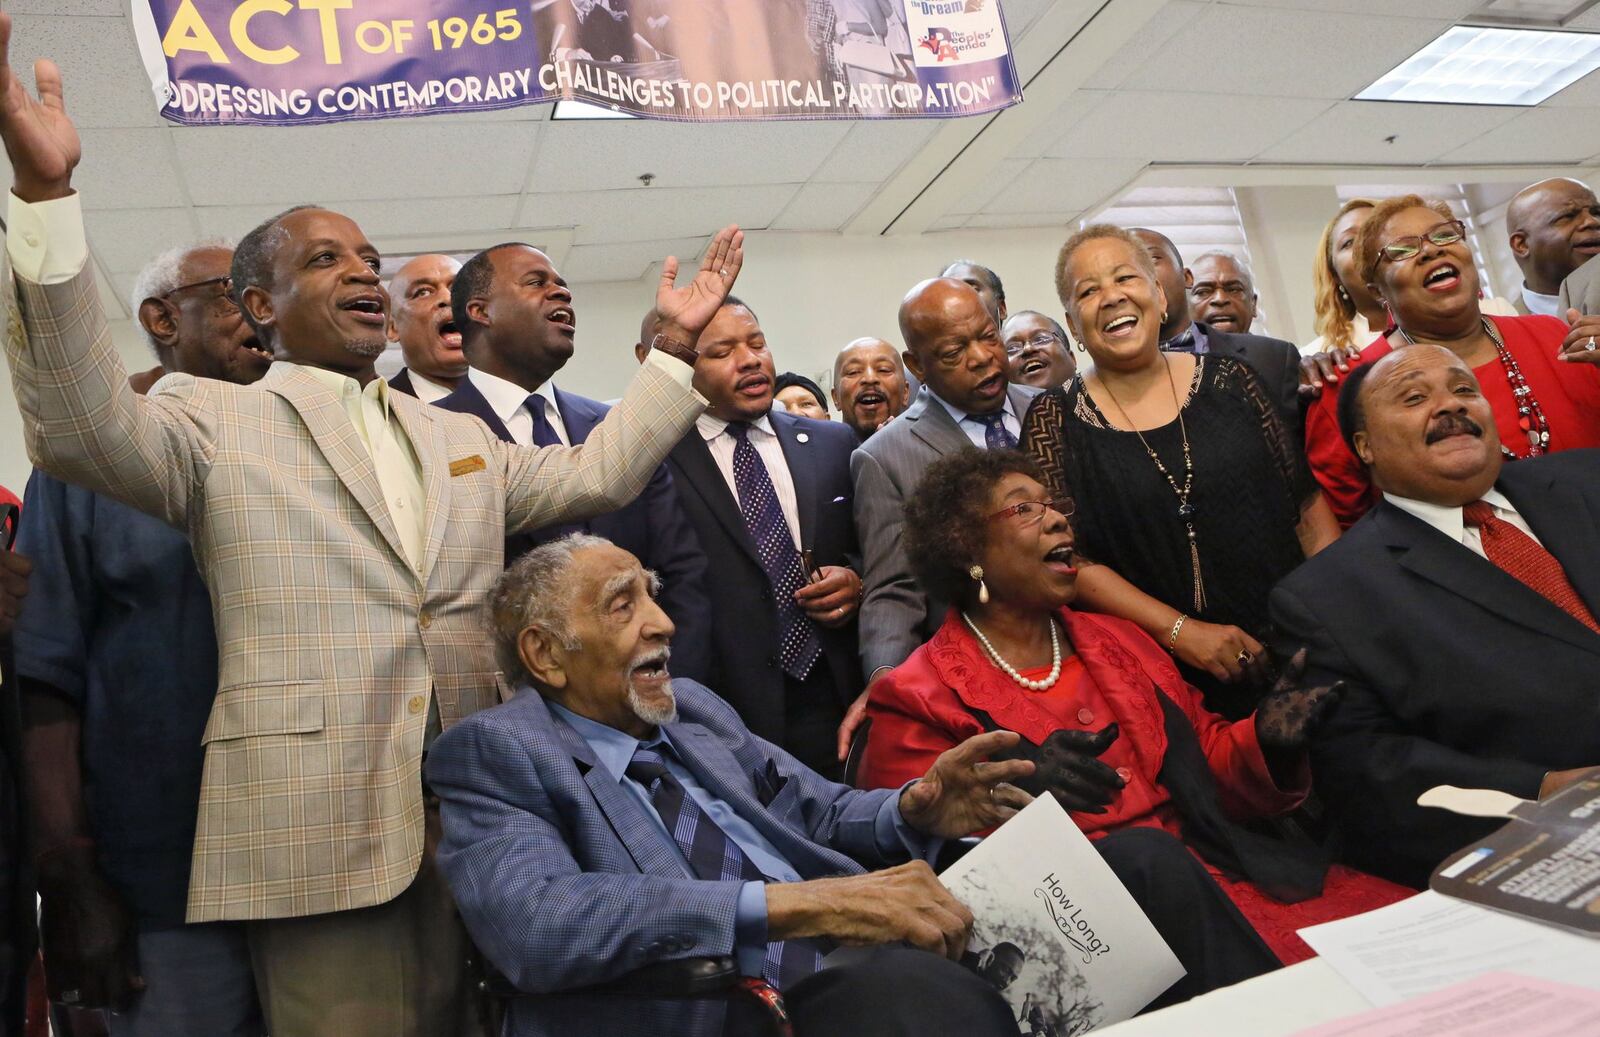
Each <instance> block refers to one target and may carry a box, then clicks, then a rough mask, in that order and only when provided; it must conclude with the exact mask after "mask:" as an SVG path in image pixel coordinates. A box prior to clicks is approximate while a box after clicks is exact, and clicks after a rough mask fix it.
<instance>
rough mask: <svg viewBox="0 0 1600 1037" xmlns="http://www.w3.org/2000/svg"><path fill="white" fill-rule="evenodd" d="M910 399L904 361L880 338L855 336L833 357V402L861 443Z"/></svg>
mask: <svg viewBox="0 0 1600 1037" xmlns="http://www.w3.org/2000/svg"><path fill="white" fill-rule="evenodd" d="M909 402H911V386H910V384H909V383H908V382H907V381H906V365H905V361H903V360H901V359H900V353H899V351H898V350H896V349H895V348H894V347H893V346H891V345H890V344H889V343H887V342H885V341H884V340H883V339H881V338H870V337H869V338H858V339H856V340H855V341H853V342H851V343H850V344H849V345H847V346H845V347H844V348H843V349H841V350H839V355H838V356H836V357H834V359H833V405H834V406H835V407H838V408H839V417H840V420H842V421H843V422H844V423H845V424H846V425H849V426H850V427H851V428H852V429H854V430H855V433H856V436H857V437H859V438H860V440H861V441H862V442H863V443H865V442H866V441H867V438H868V437H870V436H871V435H872V434H873V433H874V432H876V431H878V430H879V429H880V428H882V427H883V426H884V425H886V424H888V423H889V421H890V420H891V419H892V418H894V416H895V415H897V414H899V413H900V412H901V411H903V410H905V409H906V404H907V403H909Z"/></svg>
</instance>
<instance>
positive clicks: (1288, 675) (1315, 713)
mask: <svg viewBox="0 0 1600 1037" xmlns="http://www.w3.org/2000/svg"><path fill="white" fill-rule="evenodd" d="M1305 672H1306V650H1305V649H1304V648H1302V649H1300V650H1299V651H1298V652H1296V653H1295V654H1294V658H1293V659H1290V660H1289V665H1288V666H1285V667H1284V668H1283V673H1282V675H1281V676H1279V677H1278V682H1277V683H1276V684H1274V685H1273V686H1272V690H1271V691H1269V692H1268V693H1267V694H1266V695H1265V696H1263V697H1262V699H1261V701H1260V702H1259V703H1257V705H1256V713H1255V717H1256V740H1257V741H1259V742H1260V743H1261V746H1262V748H1264V749H1290V750H1300V749H1304V748H1305V747H1306V745H1307V744H1309V743H1310V741H1311V736H1312V735H1313V734H1315V733H1316V730H1317V727H1318V726H1320V725H1321V724H1322V722H1323V721H1324V720H1326V719H1327V717H1328V714H1329V713H1330V712H1332V710H1333V707H1334V706H1336V705H1338V704H1339V697H1340V696H1341V695H1342V694H1343V693H1344V682H1343V681H1340V682H1339V683H1337V684H1325V685H1320V686H1318V687H1315V688H1308V687H1304V686H1303V678H1304V677H1305Z"/></svg>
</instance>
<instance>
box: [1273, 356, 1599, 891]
mask: <svg viewBox="0 0 1600 1037" xmlns="http://www.w3.org/2000/svg"><path fill="white" fill-rule="evenodd" d="M1339 411H1340V413H1339V418H1340V425H1341V427H1342V429H1343V431H1344V434H1345V436H1346V438H1347V439H1349V441H1350V446H1351V449H1352V450H1353V451H1354V452H1355V453H1356V455H1357V456H1358V457H1360V459H1361V461H1362V462H1363V463H1364V464H1365V465H1366V466H1367V468H1368V469H1369V471H1370V472H1371V476H1372V481H1373V483H1374V484H1375V485H1376V486H1377V487H1378V488H1379V489H1380V490H1382V491H1383V499H1382V501H1381V502H1380V503H1379V504H1378V505H1377V506H1376V507H1374V508H1373V509H1372V510H1371V511H1370V512H1368V513H1367V514H1366V516H1365V517H1363V518H1362V519H1361V520H1360V521H1359V522H1357V523H1356V524H1355V525H1354V526H1353V527H1351V528H1350V530H1349V531H1347V532H1346V533H1345V535H1344V536H1343V537H1341V538H1340V539H1339V540H1338V541H1337V542H1336V543H1334V544H1333V546H1331V547H1329V548H1328V549H1327V550H1325V551H1323V552H1321V553H1320V554H1318V555H1317V556H1315V557H1314V558H1312V559H1310V560H1309V561H1307V562H1306V563H1305V564H1304V565H1302V566H1301V567H1300V568H1299V569H1297V570H1295V571H1294V573H1292V574H1291V575H1290V576H1288V577H1287V578H1286V579H1284V580H1283V582H1282V583H1280V584H1279V585H1278V587H1277V589H1276V590H1275V591H1274V592H1273V595H1272V601H1271V607H1272V618H1273V621H1274V623H1275V625H1276V626H1277V627H1278V628H1279V630H1280V631H1282V632H1283V634H1284V635H1285V636H1286V638H1287V639H1288V640H1289V641H1291V642H1293V643H1295V644H1303V645H1305V646H1306V647H1307V648H1308V649H1309V656H1310V658H1309V664H1308V666H1307V670H1306V680H1308V681H1310V682H1311V683H1312V684H1324V683H1331V682H1333V681H1343V682H1344V685H1345V692H1344V699H1343V701H1342V702H1341V703H1340V705H1339V707H1338V709H1337V710H1335V712H1334V713H1333V715H1332V717H1331V718H1330V719H1329V721H1328V722H1327V723H1326V724H1325V725H1324V727H1323V728H1321V729H1320V732H1319V736H1318V738H1317V739H1316V741H1315V742H1314V743H1313V745H1312V771H1313V774H1314V776H1315V778H1316V784H1317V789H1318V791H1319V793H1320V794H1321V796H1322V797H1323V800H1324V802H1326V803H1327V805H1328V807H1329V810H1330V812H1331V813H1332V814H1333V816H1334V817H1335V818H1336V820H1337V822H1338V824H1339V827H1340V828H1341V830H1342V831H1343V833H1344V852H1345V856H1346V858H1347V859H1348V860H1349V862H1350V863H1351V864H1353V865H1355V866H1357V867H1360V868H1363V869H1365V870H1368V871H1372V872H1375V873H1377V874H1381V875H1384V876H1386V877H1388V878H1392V879H1394V880H1395V881H1398V882H1404V883H1407V884H1410V885H1413V886H1418V887H1421V886H1422V885H1424V884H1425V883H1426V882H1427V879H1428V875H1429V873H1430V872H1431V870H1432V869H1433V868H1434V867H1435V866H1437V865H1438V864H1439V863H1440V862H1441V861H1442V860H1443V859H1444V858H1445V857H1447V856H1448V855H1449V854H1451V853H1452V852H1454V851H1456V850H1458V849H1460V848H1461V847H1463V846H1465V845H1466V844H1468V843H1469V842H1471V841H1473V840H1474V839H1477V838H1479V837H1481V836H1483V835H1485V834H1487V833H1488V832H1489V831H1491V830H1492V829H1493V828H1494V827H1495V826H1496V825H1497V824H1498V822H1494V821H1482V820H1475V819H1472V818H1467V817H1462V816H1459V815H1456V814H1452V813H1448V812H1446V811H1443V810H1432V809H1427V808H1423V807H1419V806H1417V802H1416V801H1417V797H1418V796H1419V795H1420V794H1421V793H1423V792H1425V791H1426V790H1428V789H1430V788H1432V787H1433V786H1435V785H1442V784H1450V785H1457V786H1461V787H1463V788H1490V789H1499V790H1501V791H1503V792H1509V793H1511V794H1512V795H1515V796H1519V797H1521V798H1524V799H1535V798H1538V797H1542V796H1547V795H1549V794H1550V793H1552V792H1554V791H1556V790H1558V789H1560V788H1562V787H1563V786H1564V785H1566V784H1567V783H1568V782H1570V781H1571V780H1573V778H1574V777H1575V776H1576V772H1577V771H1579V770H1581V769H1582V768H1585V767H1587V766H1591V765H1595V764H1600V697H1597V696H1596V694H1595V691H1596V680H1595V673H1596V667H1597V666H1600V623H1597V622H1596V618H1595V617H1596V614H1597V613H1600V564H1597V562H1596V558H1595V552H1594V545H1595V543H1596V542H1597V540H1600V451H1595V450H1571V451H1566V452H1563V453H1556V454H1548V455H1545V456H1543V457H1538V458H1533V459H1529V460H1523V461H1518V462H1516V463H1515V464H1509V465H1508V464H1504V463H1503V461H1502V454H1501V450H1500V438H1499V433H1498V432H1497V430H1496V425H1495V420H1494V415H1493V413H1492V412H1491V409H1490V406H1489V404H1488V403H1487V402H1486V401H1485V400H1484V398H1483V395H1482V393H1481V391H1480V390H1479V387H1478V383H1477V380H1476V378H1474V376H1473V373H1472V370H1471V368H1469V367H1468V366H1467V365H1466V363H1465V362H1463V361H1462V360H1461V359H1460V358H1459V357H1458V356H1456V354H1454V353H1452V352H1451V351H1449V350H1447V349H1445V348H1444V347H1442V346H1436V345H1431V344H1427V343H1421V344H1418V345H1415V346H1410V347H1408V348H1406V349H1400V350H1395V351H1394V352H1392V353H1390V354H1389V355H1387V356H1385V357H1383V358H1382V359H1381V360H1379V361H1378V362H1376V363H1373V364H1364V365H1361V366H1360V367H1358V368H1356V369H1355V371H1353V372H1352V373H1351V375H1350V377H1349V379H1348V380H1347V382H1346V384H1345V386H1344V388H1343V390H1342V392H1341V395H1340V397H1339Z"/></svg>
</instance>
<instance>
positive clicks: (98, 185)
mask: <svg viewBox="0 0 1600 1037" xmlns="http://www.w3.org/2000/svg"><path fill="white" fill-rule="evenodd" d="M67 89H68V90H71V89H72V87H71V86H70V84H69V85H68V87H67ZM68 96H69V97H70V96H71V95H70V94H69V95H68ZM68 104H69V105H70V104H71V102H70V101H68ZM78 139H79V141H80V143H82V145H83V160H82V161H81V162H80V163H79V165H78V168H77V169H76V170H75V171H74V172H73V174H72V181H73V186H75V187H76V188H77V189H78V190H79V191H80V192H82V194H83V206H84V208H86V209H154V208H170V207H173V206H183V205H188V204H189V199H188V197H187V196H186V195H185V194H184V192H183V181H182V180H181V179H179V177H178V170H177V167H176V166H175V165H174V164H173V158H172V149H171V145H170V144H169V142H168V136H167V131H166V130H164V129H161V128H159V127H156V128H152V129H87V128H85V129H80V130H79V131H78Z"/></svg>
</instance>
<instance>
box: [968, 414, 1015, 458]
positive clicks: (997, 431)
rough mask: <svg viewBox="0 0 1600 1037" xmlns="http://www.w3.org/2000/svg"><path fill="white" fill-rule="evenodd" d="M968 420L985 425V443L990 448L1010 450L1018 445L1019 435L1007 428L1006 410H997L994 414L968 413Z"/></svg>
mask: <svg viewBox="0 0 1600 1037" xmlns="http://www.w3.org/2000/svg"><path fill="white" fill-rule="evenodd" d="M967 420H968V421H976V422H977V423H978V424H980V425H982V426H983V445H984V446H985V447H987V448H989V449H990V450H1010V449H1012V448H1014V447H1015V446H1016V445H1017V437H1016V436H1013V435H1012V434H1011V430H1010V429H1008V428H1006V412H1005V411H1003V410H997V411H995V412H994V413H993V414H968V415H967Z"/></svg>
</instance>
